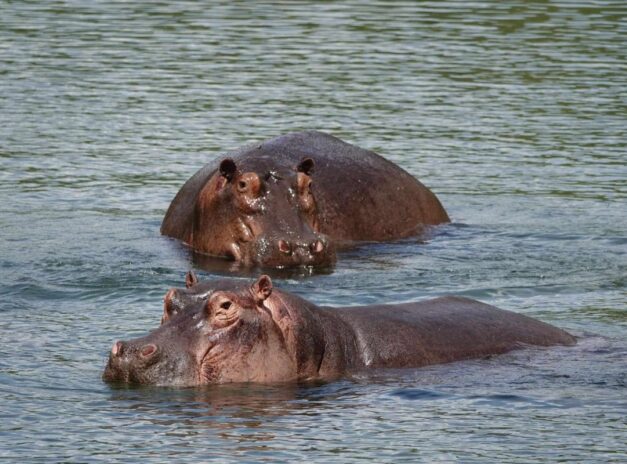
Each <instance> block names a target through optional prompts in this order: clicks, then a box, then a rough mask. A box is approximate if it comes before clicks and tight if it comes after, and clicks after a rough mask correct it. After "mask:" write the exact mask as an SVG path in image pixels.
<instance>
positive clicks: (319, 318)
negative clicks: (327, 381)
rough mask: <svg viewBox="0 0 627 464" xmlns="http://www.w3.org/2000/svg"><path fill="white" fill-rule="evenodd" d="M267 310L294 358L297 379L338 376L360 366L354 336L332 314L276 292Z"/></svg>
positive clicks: (343, 323) (293, 296)
mask: <svg viewBox="0 0 627 464" xmlns="http://www.w3.org/2000/svg"><path fill="white" fill-rule="evenodd" d="M266 307H267V308H268V309H269V310H270V312H271V313H272V318H273V319H274V321H275V323H276V324H277V326H278V327H279V329H280V331H281V333H282V334H283V338H284V343H285V346H286V347H287V350H288V352H289V353H290V354H291V355H292V357H293V359H294V364H295V366H296V373H295V377H296V378H297V379H299V380H306V379H312V378H320V377H322V378H332V377H337V376H340V375H342V374H343V373H345V372H346V371H347V370H349V369H351V368H353V367H355V366H356V365H360V361H359V360H358V359H359V357H358V355H357V349H356V347H357V344H356V337H355V333H354V331H353V329H352V328H351V327H350V326H349V325H348V324H347V323H346V322H345V321H344V320H342V319H341V318H339V317H338V316H337V315H335V314H334V313H333V311H329V310H328V309H327V308H320V307H318V306H316V305H314V304H312V303H310V302H308V301H306V300H303V299H302V298H299V297H297V296H296V295H292V294H290V293H286V292H281V291H277V290H276V289H275V291H274V292H273V293H272V296H271V297H270V298H269V300H268V301H267V302H266Z"/></svg>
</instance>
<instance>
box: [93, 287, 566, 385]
mask: <svg viewBox="0 0 627 464" xmlns="http://www.w3.org/2000/svg"><path fill="white" fill-rule="evenodd" d="M165 300H166V301H165V304H164V316H163V319H162V321H163V323H162V325H161V326H160V327H159V328H158V329H156V330H154V331H153V332H151V333H149V334H148V335H146V336H145V337H141V338H138V339H134V340H130V341H124V342H121V341H118V342H115V343H114V344H113V347H112V349H111V352H110V355H109V361H108V363H107V366H106V368H105V371H104V374H103V379H104V380H105V381H107V382H121V383H127V384H150V385H181V386H193V385H204V384H216V383H229V382H258V383H274V382H297V381H303V380H312V379H327V380H329V379H334V378H338V377H341V376H342V375H345V374H347V373H349V372H354V371H358V370H363V369H367V368H386V367H389V368H405V367H421V366H426V365H430V364H438V363H446V362H452V361H460V360H464V359H472V358H478V357H483V356H487V355H494V354H500V353H505V352H508V351H511V350H514V349H519V348H523V347H525V346H530V345H535V346H551V345H572V344H574V343H575V338H574V337H573V336H572V335H570V334H568V333H567V332H565V331H563V330H561V329H558V328H556V327H553V326H551V325H549V324H546V323H543V322H540V321H538V320H535V319H532V318H529V317H526V316H523V315H520V314H516V313H512V312H510V311H504V310H501V309H498V308H495V307H493V306H490V305H487V304H484V303H480V302H478V301H475V300H471V299H468V298H461V297H442V298H436V299H433V300H427V301H421V302H416V303H404V304H397V305H372V306H361V307H349V308H330V307H317V306H315V305H313V304H312V303H309V302H308V301H306V300H304V299H301V298H299V297H297V296H295V295H292V294H290V293H287V292H283V291H280V290H278V289H275V288H273V286H272V282H271V280H270V278H269V277H268V276H261V277H260V278H259V279H258V280H257V281H256V282H254V283H252V285H251V284H250V283H248V282H245V281H241V280H234V279H225V280H217V281H209V282H203V283H200V282H198V281H197V280H196V279H195V278H194V277H190V276H188V287H187V288H186V289H173V290H171V291H170V292H168V294H167V295H166V299H165ZM168 300H171V301H170V302H168Z"/></svg>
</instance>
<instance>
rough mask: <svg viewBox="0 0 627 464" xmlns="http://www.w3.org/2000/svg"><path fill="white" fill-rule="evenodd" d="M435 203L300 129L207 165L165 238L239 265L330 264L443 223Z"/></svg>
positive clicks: (180, 202) (171, 217) (171, 212)
mask: <svg viewBox="0 0 627 464" xmlns="http://www.w3.org/2000/svg"><path fill="white" fill-rule="evenodd" d="M448 221H449V217H448V215H447V214H446V211H445V210H444V208H443V207H442V205H441V204H440V201H439V200H438V199H437V197H436V196H435V195H434V194H433V193H432V192H431V191H430V190H429V189H428V188H427V187H425V186H424V185H422V184H421V183H420V182H418V181H417V180H416V179H415V178H414V177H412V176H411V175H410V174H408V173H407V172H406V171H404V170H402V169H401V168H400V167H398V166H396V165H395V164H394V163H391V162H390V161H387V160H386V159H384V158H382V157H381V156H379V155H378V154H376V153H374V152H372V151H368V150H364V149H361V148H358V147H356V146H354V145H350V144H348V143H345V142H343V141H341V140H339V139H337V138H335V137H333V136H331V135H328V134H324V133H321V132H314V131H311V132H297V133H291V134H287V135H283V136H280V137H276V138H274V139H271V140H268V141H265V142H263V143H260V144H259V143H258V144H255V145H250V146H246V147H243V148H240V149H238V150H236V151H234V152H231V153H227V154H226V155H225V156H224V157H222V158H221V159H220V160H218V161H216V162H214V163H209V164H207V165H206V166H204V167H203V168H202V169H200V170H199V171H198V172H197V173H196V174H195V175H194V176H192V177H191V178H190V179H189V180H188V181H187V182H186V183H185V184H184V185H183V187H182V188H181V190H180V191H179V192H178V194H177V195H176V197H175V198H174V200H173V201H172V203H171V204H170V207H169V209H168V211H167V213H166V215H165V218H164V219H163V223H162V225H161V233H162V234H163V235H167V236H170V237H174V238H177V239H180V240H182V241H183V242H185V243H186V244H188V245H189V246H190V247H191V248H193V249H194V250H196V251H199V252H202V253H205V254H208V255H212V256H220V257H228V258H232V259H234V260H236V261H239V262H241V263H243V264H244V265H260V266H267V267H288V266H298V265H322V266H324V265H329V264H332V263H333V262H334V261H335V246H336V245H337V244H338V243H350V242H355V241H384V240H393V239H400V238H404V237H409V236H412V235H416V234H419V233H421V232H422V231H423V230H424V228H425V226H429V225H436V224H441V223H444V222H448Z"/></svg>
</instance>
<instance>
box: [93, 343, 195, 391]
mask: <svg viewBox="0 0 627 464" xmlns="http://www.w3.org/2000/svg"><path fill="white" fill-rule="evenodd" d="M195 370H196V369H194V366H193V363H192V362H191V359H189V357H188V356H186V355H185V354H182V353H176V352H172V351H171V350H166V349H164V348H163V347H161V348H160V347H159V346H158V345H157V344H156V343H152V342H149V341H147V340H145V339H137V340H133V341H128V342H125V341H116V342H115V343H114V344H113V347H112V348H111V352H110V354H109V361H108V362H107V365H106V367H105V370H104V373H103V375H102V379H103V380H104V381H105V382H112V383H124V384H143V385H192V384H195V383H196V379H194V378H193V375H191V374H193V372H194V371H195Z"/></svg>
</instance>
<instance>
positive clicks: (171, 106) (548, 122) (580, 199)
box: [0, 0, 627, 463]
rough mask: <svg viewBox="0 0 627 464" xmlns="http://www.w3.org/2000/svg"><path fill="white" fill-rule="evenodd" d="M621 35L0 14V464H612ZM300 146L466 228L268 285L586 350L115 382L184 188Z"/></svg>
mask: <svg viewBox="0 0 627 464" xmlns="http://www.w3.org/2000/svg"><path fill="white" fill-rule="evenodd" d="M626 18H627V7H625V5H624V4H623V3H622V2H594V3H590V2H582V3H577V2H566V1H564V2H549V1H511V2H497V1H494V2H385V3H376V2H324V3H319V4H308V3H304V2H289V3H281V4H275V3H262V2H208V3H203V4H201V3H196V2H183V1H170V2H167V3H166V2H98V1H90V2H88V1H74V2H11V1H2V0H0V272H1V274H0V275H1V280H0V283H1V284H2V285H1V286H0V313H1V315H2V318H1V319H2V320H1V322H0V341H1V343H0V404H1V406H0V459H2V460H6V461H8V462H46V463H49V462H61V461H62V462H118V461H120V462H121V461H124V462H128V461H137V460H140V459H141V460H142V461H143V462H164V461H169V462H205V461H211V460H216V461H243V462H258V461H263V460H266V461H272V462H276V461H299V460H307V461H317V462H348V461H359V460H361V461H366V460H367V461H378V462H395V463H396V462H402V461H410V462H415V461H424V462H432V461H438V460H439V461H446V462H450V461H461V462H485V461H494V462H515V461H518V462H530V461H539V462H547V461H557V460H565V461H588V462H612V461H613V462H625V461H626V460H627V446H626V445H625V443H627V421H626V419H625V417H627V400H626V398H627V396H626V393H627V390H626V384H627V377H626V375H627V374H626V372H627V343H626V341H625V340H626V339H627V337H626V335H627V232H626V231H627V161H626V160H627V137H626V135H627V130H626V128H627V90H626V89H627V44H626V37H627V20H626ZM303 129H318V130H323V131H327V132H330V133H332V134H334V135H336V136H338V137H340V138H342V139H344V140H346V141H349V142H352V143H355V144H357V145H359V146H362V147H364V148H369V149H374V150H376V151H378V152H380V153H381V154H383V155H384V156H386V157H387V158H389V159H391V160H393V161H395V162H396V163H398V164H399V165H401V166H402V167H403V168H405V169H406V170H408V171H409V172H411V173H412V174H413V175H415V176H416V177H418V178H419V179H420V180H421V181H422V182H424V183H425V184H426V185H428V186H429V187H430V188H431V189H432V190H433V191H434V192H435V193H436V194H437V195H438V196H439V197H440V198H441V200H442V202H443V204H444V205H445V207H446V208H447V210H448V211H449V214H450V215H451V217H452V219H453V223H452V224H451V225H449V226H445V227H442V228H440V229H438V230H437V231H436V233H435V234H434V236H433V237H431V238H430V240H429V241H428V243H426V244H422V243H417V242H416V241H415V240H407V241H403V242H400V243H393V244H385V245H369V246H365V247H361V248H358V249H355V250H351V251H348V252H345V253H343V254H341V255H340V257H339V261H338V264H337V266H336V268H335V269H334V272H333V273H331V274H322V275H320V274H319V275H312V276H299V275H295V276H284V277H283V278H281V276H278V277H277V278H276V279H275V285H276V286H279V287H281V288H284V289H288V290H290V291H293V292H295V293H298V294H300V295H302V296H305V297H306V298H309V299H311V300H312V301H315V302H317V303H320V304H330V305H355V304H364V303H374V302H386V303H392V302H400V301H410V300H418V299H423V298H427V297H433V296H439V295H443V294H459V295H466V296H470V297H473V298H477V299H480V300H482V301H485V302H488V303H491V304H495V305H497V306H500V307H503V308H506V309H510V310H514V311H517V312H521V313H524V314H528V315H531V316H534V317H537V318H540V319H542V320H544V321H547V322H550V323H553V324H556V325H558V326H560V327H563V328H566V329H567V330H570V331H572V332H573V333H575V334H577V335H578V336H580V337H581V339H580V342H579V344H578V346H577V347H575V348H572V349H564V348H557V349H551V350H526V351H519V352H516V353H513V354H509V355H505V356H501V357H497V358H493V359H490V360H482V361H474V362H465V363H457V364H452V365H446V366H435V367H432V368H428V369H421V370H409V371H395V372H377V373H372V375H363V376H358V377H354V378H350V379H347V380H344V381H341V382H335V383H332V384H327V385H313V386H311V385H310V386H271V387H263V386H227V387H219V388H207V389H199V390H197V389H191V390H189V389H187V390H171V389H129V390H119V389H112V388H111V387H110V386H108V385H106V384H103V383H102V382H101V380H100V374H101V371H102V368H103V366H104V362H105V359H106V356H107V353H108V351H109V348H110V346H111V343H112V342H113V341H114V340H115V339H118V338H129V337H132V336H137V335H140V334H143V333H145V332H147V331H148V330H150V329H151V328H153V327H156V325H157V324H158V321H159V318H160V314H161V299H162V297H163V295H164V294H165V292H166V290H167V289H168V288H169V287H171V286H174V285H177V286H180V285H182V282H183V276H184V274H185V272H186V271H187V270H188V269H189V268H190V267H193V266H194V265H195V263H194V262H193V261H192V258H191V257H190V255H189V253H188V252H187V250H185V249H183V248H182V247H180V246H179V244H177V243H176V242H174V241H171V240H168V239H165V238H163V237H161V236H160V235H159V225H160V222H161V219H162V217H163V214H164V213H165V210H166V208H167V206H168V204H169V202H170V200H171V199H172V198H173V196H174V195H175V193H176V192H177V190H178V188H179V187H180V186H181V185H182V184H183V182H184V181H185V180H186V179H187V178H188V177H189V176H190V175H191V174H193V173H194V172H195V171H196V170H197V169H198V168H199V167H200V166H202V165H203V164H204V163H206V162H207V161H209V160H212V159H214V158H216V157H218V156H220V153H222V152H224V151H226V150H228V149H231V148H235V147H238V146H240V145H243V144H245V143H248V142H251V141H255V140H262V139H266V138H269V137H273V136H275V135H278V134H281V133H285V132H289V131H293V130H303ZM391 207H393V205H391ZM399 214H402V212H399ZM225 272H226V269H225V267H224V266H223V267H220V266H216V267H215V268H214V269H212V268H208V269H207V268H206V269H205V270H203V271H200V272H199V275H200V276H201V277H202V278H210V277H211V276H215V275H223V274H224V273H225Z"/></svg>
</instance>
